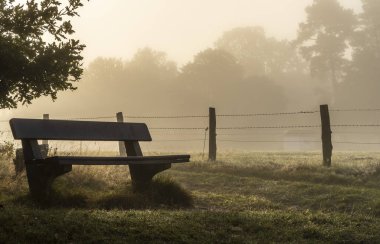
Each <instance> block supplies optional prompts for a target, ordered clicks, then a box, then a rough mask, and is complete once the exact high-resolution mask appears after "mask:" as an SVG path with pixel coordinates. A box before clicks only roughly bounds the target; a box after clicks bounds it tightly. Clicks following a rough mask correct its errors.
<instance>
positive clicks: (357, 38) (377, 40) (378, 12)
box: [338, 0, 380, 107]
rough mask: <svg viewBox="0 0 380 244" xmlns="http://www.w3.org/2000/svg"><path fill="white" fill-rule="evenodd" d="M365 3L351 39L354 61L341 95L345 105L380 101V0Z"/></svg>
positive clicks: (370, 103)
mask: <svg viewBox="0 0 380 244" xmlns="http://www.w3.org/2000/svg"><path fill="white" fill-rule="evenodd" d="M362 3H363V12H362V13H361V14H360V15H359V16H358V21H359V25H358V28H357V29H356V31H355V33H354V35H353V38H352V39H353V41H352V48H353V51H352V53H353V54H352V61H351V63H350V65H349V66H348V68H347V75H346V76H345V79H344V82H343V83H342V84H341V86H340V89H339V93H338V98H339V102H340V103H342V104H352V103H355V106H363V107H367V106H369V107H372V106H374V104H377V103H378V101H379V100H378V94H377V93H378V91H379V89H380V82H379V77H380V2H379V1H378V0H362ZM353 97H355V100H354V101H353V99H352V98H353ZM352 105H354V104H352Z"/></svg>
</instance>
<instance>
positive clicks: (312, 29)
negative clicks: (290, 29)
mask: <svg viewBox="0 0 380 244" xmlns="http://www.w3.org/2000/svg"><path fill="white" fill-rule="evenodd" d="M306 14H307V20H306V22H305V23H301V24H300V26H299V31H298V38H297V40H296V43H297V44H298V45H299V47H300V50H301V53H302V55H303V57H304V58H305V59H306V60H307V61H308V62H309V64H310V72H311V75H312V76H314V77H318V78H320V79H325V80H328V81H330V82H331V84H332V85H333V87H336V85H337V83H338V81H340V80H341V78H342V76H343V71H344V69H345V67H346V66H347V62H348V60H347V59H346V57H345V54H346V52H347V50H348V48H349V46H348V41H349V39H350V38H351V36H352V33H353V31H354V28H355V25H356V18H355V15H354V13H353V11H352V10H350V9H345V8H343V7H342V6H341V5H340V4H339V2H338V1H337V0H314V2H313V4H312V5H310V6H308V7H307V8H306Z"/></svg>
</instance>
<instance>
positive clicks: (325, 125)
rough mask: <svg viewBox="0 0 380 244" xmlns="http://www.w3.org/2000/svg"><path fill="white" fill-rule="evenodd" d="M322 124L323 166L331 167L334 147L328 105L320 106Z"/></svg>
mask: <svg viewBox="0 0 380 244" xmlns="http://www.w3.org/2000/svg"><path fill="white" fill-rule="evenodd" d="M320 114H321V124H322V152H323V165H324V166H327V167H330V166H331V156H332V149H333V145H332V142H331V133H332V131H331V127H330V115H329V107H328V105H327V104H324V105H321V106H320Z"/></svg>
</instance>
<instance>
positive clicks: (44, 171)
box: [9, 118, 190, 200]
mask: <svg viewBox="0 0 380 244" xmlns="http://www.w3.org/2000/svg"><path fill="white" fill-rule="evenodd" d="M9 123H10V126H11V129H12V134H13V137H14V138H15V139H19V140H21V143H22V148H23V154H24V161H25V168H26V175H27V177H28V184H29V190H30V193H31V195H32V196H33V197H34V198H35V199H38V200H43V199H46V198H47V197H49V195H50V193H51V187H52V184H53V181H54V179H55V178H57V177H58V176H60V175H63V174H66V173H68V172H70V171H71V170H72V165H128V167H129V173H130V176H131V181H132V188H133V190H134V191H145V190H146V189H149V185H150V183H151V182H152V178H153V177H154V176H155V175H156V174H158V173H160V172H162V171H164V170H167V169H169V168H170V167H171V164H172V163H185V162H189V161H190V155H165V156H162V155H160V156H143V153H142V150H141V147H140V144H139V142H140V141H152V137H151V135H150V132H149V129H148V127H147V126H146V124H144V123H121V122H102V121H73V120H41V119H20V118H13V119H11V120H10V121H9ZM38 140H62V141H115V142H118V144H119V149H125V150H124V151H125V152H122V151H121V155H122V156H120V157H107V156H105V157H101V156H97V157H88V156H78V155H72V156H53V157H46V154H43V153H42V151H41V147H40V145H39V144H38Z"/></svg>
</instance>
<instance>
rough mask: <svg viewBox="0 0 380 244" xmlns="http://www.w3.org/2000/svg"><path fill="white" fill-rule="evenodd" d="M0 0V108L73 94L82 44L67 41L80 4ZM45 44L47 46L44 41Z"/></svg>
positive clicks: (76, 1) (52, 0) (72, 1)
mask: <svg viewBox="0 0 380 244" xmlns="http://www.w3.org/2000/svg"><path fill="white" fill-rule="evenodd" d="M61 2H62V1H56V0H42V1H34V0H28V1H26V2H25V3H15V1H14V0H3V1H0V108H16V107H17V104H18V103H22V104H30V103H31V101H32V100H33V99H35V98H38V97H40V96H51V98H52V99H56V98H57V92H58V91H62V90H67V89H69V90H74V89H75V87H74V86H73V82H75V81H78V80H79V79H80V76H81V74H82V72H83V69H82V64H81V60H82V56H81V55H80V53H81V51H82V50H83V48H84V45H82V44H80V42H79V41H78V40H74V39H70V38H69V36H70V35H71V34H73V33H74V30H73V28H72V25H71V23H70V18H72V17H74V16H77V15H78V13H77V10H78V8H79V7H81V6H82V3H81V1H80V0H68V1H67V2H66V1H65V2H66V3H65V4H62V3H61ZM47 40H50V41H47Z"/></svg>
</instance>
